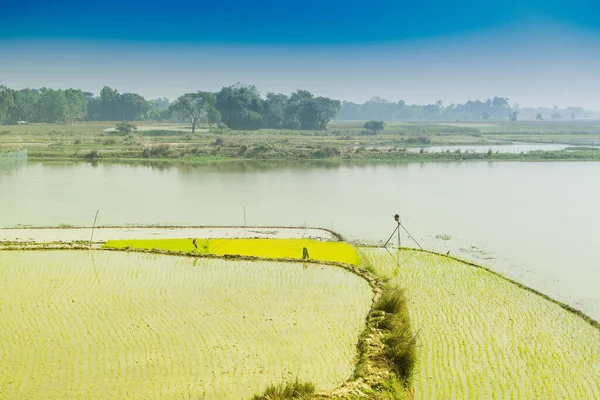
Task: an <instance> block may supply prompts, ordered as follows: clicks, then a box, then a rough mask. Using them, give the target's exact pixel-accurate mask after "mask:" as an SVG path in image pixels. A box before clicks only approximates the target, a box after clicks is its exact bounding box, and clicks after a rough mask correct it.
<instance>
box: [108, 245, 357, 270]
mask: <svg viewBox="0 0 600 400" xmlns="http://www.w3.org/2000/svg"><path fill="white" fill-rule="evenodd" d="M196 246H197V248H196ZM196 246H195V245H194V244H193V241H192V239H152V240H109V241H108V242H106V244H105V245H104V248H107V249H124V248H130V249H146V250H153V249H157V250H167V251H176V252H183V253H199V254H212V255H218V256H223V255H240V256H249V257H261V258H276V259H298V260H301V259H302V258H303V257H302V256H303V249H304V248H306V249H307V250H308V254H309V258H310V259H313V260H318V261H330V262H341V263H345V264H351V265H359V264H360V257H359V255H358V253H357V252H356V250H355V249H354V248H353V247H352V246H351V245H349V244H348V243H343V242H320V241H317V240H312V239H197V240H196Z"/></svg>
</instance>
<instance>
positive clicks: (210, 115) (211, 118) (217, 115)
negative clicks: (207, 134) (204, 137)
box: [206, 106, 221, 131]
mask: <svg viewBox="0 0 600 400" xmlns="http://www.w3.org/2000/svg"><path fill="white" fill-rule="evenodd" d="M220 122H221V112H220V111H219V110H217V109H216V108H215V107H214V106H211V107H209V108H208V110H207V112H206V123H207V124H208V128H209V130H210V131H212V127H213V125H215V124H220Z"/></svg>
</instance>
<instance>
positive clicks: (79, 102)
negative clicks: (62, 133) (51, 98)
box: [64, 89, 87, 124]
mask: <svg viewBox="0 0 600 400" xmlns="http://www.w3.org/2000/svg"><path fill="white" fill-rule="evenodd" d="M64 93H65V98H66V99H67V110H66V112H65V122H67V123H69V124H72V123H74V122H75V121H76V120H79V119H82V118H83V117H84V116H85V114H86V113H87V102H86V100H85V95H84V93H83V92H82V91H81V90H75V89H67V90H65V92H64Z"/></svg>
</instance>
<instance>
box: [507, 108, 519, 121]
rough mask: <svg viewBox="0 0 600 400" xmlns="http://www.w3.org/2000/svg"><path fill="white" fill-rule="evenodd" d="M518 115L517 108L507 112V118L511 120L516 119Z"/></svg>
mask: <svg viewBox="0 0 600 400" xmlns="http://www.w3.org/2000/svg"><path fill="white" fill-rule="evenodd" d="M518 115H519V111H518V110H514V111H511V112H509V113H508V120H509V121H511V122H515V121H516V120H517V116H518Z"/></svg>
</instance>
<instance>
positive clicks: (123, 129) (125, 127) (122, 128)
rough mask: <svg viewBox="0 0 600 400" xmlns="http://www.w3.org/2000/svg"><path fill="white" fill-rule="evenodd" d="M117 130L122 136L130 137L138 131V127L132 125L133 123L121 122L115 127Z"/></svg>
mask: <svg viewBox="0 0 600 400" xmlns="http://www.w3.org/2000/svg"><path fill="white" fill-rule="evenodd" d="M115 130H116V131H117V132H119V134H120V135H123V136H125V135H129V134H130V133H132V132H134V131H137V126H135V125H134V124H132V123H131V122H126V121H123V122H119V123H118V124H117V126H116V127H115Z"/></svg>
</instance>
